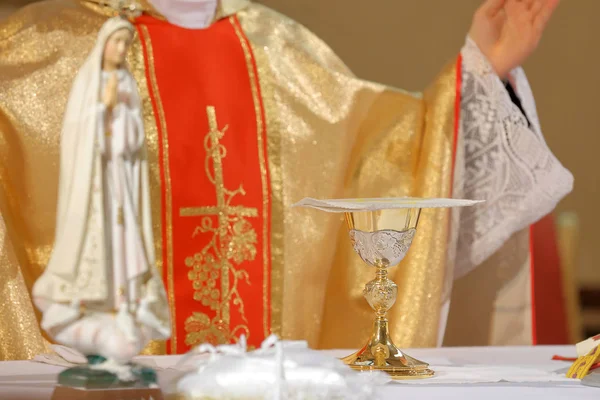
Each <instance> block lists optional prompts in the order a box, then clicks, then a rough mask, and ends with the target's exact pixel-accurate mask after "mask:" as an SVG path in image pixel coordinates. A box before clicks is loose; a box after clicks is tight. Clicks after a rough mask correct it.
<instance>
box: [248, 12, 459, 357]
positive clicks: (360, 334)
mask: <svg viewBox="0 0 600 400" xmlns="http://www.w3.org/2000/svg"><path fill="white" fill-rule="evenodd" d="M238 18H239V20H240V23H241V25H242V28H243V29H244V32H245V33H246V35H247V36H248V38H249V40H250V42H251V43H252V45H253V51H254V55H255V57H256V60H257V65H258V71H259V78H260V83H261V90H262V94H263V99H264V106H265V110H266V117H267V127H268V128H267V129H268V140H269V163H270V166H271V170H272V171H273V172H272V173H271V176H272V179H273V182H274V183H273V194H272V196H273V204H274V208H275V209H274V212H273V221H272V228H273V229H272V235H273V237H272V243H273V245H274V246H276V247H277V251H278V252H277V253H274V254H275V257H281V256H282V259H283V269H282V270H281V271H278V270H276V268H277V262H278V260H277V259H276V258H275V259H273V262H274V263H273V264H274V267H273V268H274V271H275V272H277V274H281V275H282V278H283V286H282V287H281V288H279V287H277V286H275V285H274V287H273V290H274V292H273V303H274V304H273V307H274V310H275V311H279V308H278V307H279V304H277V302H276V300H277V299H278V298H279V299H281V316H282V321H281V323H282V334H283V336H284V337H285V338H304V339H307V340H308V342H309V343H310V344H311V345H313V346H316V347H319V348H332V347H336V348H355V347H357V346H361V345H362V344H363V343H362V342H363V341H364V340H366V338H367V337H368V336H369V333H370V330H371V324H372V319H373V311H372V310H371V308H370V307H369V305H368V304H367V303H366V301H365V300H364V298H363V297H362V290H363V287H364V284H365V283H366V282H368V281H369V280H371V279H373V278H374V271H373V270H372V269H370V268H368V267H366V266H365V265H364V263H363V262H362V261H361V260H360V258H359V257H358V256H356V254H355V253H354V251H353V250H352V249H351V247H350V241H349V239H348V233H347V231H346V228H345V226H343V223H342V220H341V218H340V216H339V215H336V214H327V213H322V212H317V211H312V210H298V209H290V205H291V204H293V203H294V202H296V201H298V200H300V199H301V198H303V197H305V196H310V197H315V198H339V197H393V196H423V197H447V196H449V195H451V172H452V143H453V132H454V109H455V92H456V69H455V68H454V67H450V68H448V69H447V70H446V71H444V73H442V74H441V75H440V77H439V78H438V79H437V80H436V82H435V83H434V84H433V85H432V86H431V88H430V89H429V90H428V91H427V92H426V94H425V96H424V97H423V98H421V97H420V96H416V95H413V94H409V93H406V92H403V91H398V90H394V89H390V88H388V87H385V86H382V85H377V84H373V83H369V82H365V81H362V80H359V79H356V78H355V77H353V76H352V74H351V73H350V72H349V71H348V69H347V68H346V67H345V66H344V64H343V63H342V62H341V61H340V60H339V59H338V58H337V56H336V55H335V54H334V53H333V52H332V51H331V50H330V49H329V48H328V47H327V46H326V45H325V44H323V43H322V42H321V40H320V39H319V38H317V37H315V36H314V35H313V34H312V33H310V32H309V31H307V30H306V29H304V28H303V27H301V26H300V25H299V24H296V23H294V22H292V21H290V20H288V19H286V18H285V17H282V16H281V15H279V14H276V13H274V12H272V11H271V10H269V9H267V8H265V7H262V6H258V5H253V6H252V7H249V8H247V9H245V10H243V11H242V12H240V13H239V14H238ZM448 217H449V215H448V211H445V210H435V211H434V210H427V211H424V212H423V214H422V218H421V219H420V222H419V234H418V236H417V239H416V240H415V242H414V244H413V246H412V247H411V250H410V252H409V254H408V256H407V258H406V259H405V260H404V261H403V263H402V267H401V268H399V269H398V270H393V271H392V272H391V275H390V277H391V279H393V280H394V281H395V282H397V284H398V285H399V287H398V293H399V297H398V301H397V304H396V306H395V307H394V308H393V309H392V310H391V313H390V329H391V331H392V332H394V335H395V339H396V340H397V344H399V345H401V346H435V345H436V340H437V333H438V325H439V319H440V304H441V295H442V289H443V283H444V279H445V266H446V251H447V243H448ZM334 243H337V245H336V246H334V245H332V244H334ZM276 276H277V275H276Z"/></svg>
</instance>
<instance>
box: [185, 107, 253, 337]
mask: <svg viewBox="0 0 600 400" xmlns="http://www.w3.org/2000/svg"><path fill="white" fill-rule="evenodd" d="M206 113H207V115H208V123H209V132H208V134H207V135H206V137H205V138H204V148H205V149H206V162H205V172H206V175H207V177H208V179H209V181H210V182H211V183H212V184H213V185H214V186H215V189H216V194H217V198H216V205H214V206H202V207H183V208H181V209H180V210H179V215H180V216H181V217H203V219H202V221H201V225H200V226H199V227H197V228H196V231H195V232H194V236H195V235H196V234H197V233H198V232H200V233H212V240H211V241H210V242H209V244H208V245H206V247H205V248H204V249H202V251H201V252H200V253H198V255H199V256H201V257H200V258H202V259H203V260H205V261H203V263H204V262H207V261H206V260H207V259H212V260H213V261H212V264H213V265H214V266H217V267H218V269H219V270H220V278H221V290H220V293H219V297H220V304H219V305H218V306H217V307H213V308H215V309H216V311H217V316H216V318H215V321H214V323H222V324H224V325H225V330H228V329H229V323H230V310H229V300H230V299H231V300H233V302H234V304H236V305H237V306H238V308H239V309H240V313H241V314H242V318H244V319H245V316H244V312H243V301H242V299H241V298H239V294H238V293H237V282H238V279H240V278H242V279H243V278H246V280H247V274H245V272H243V271H238V270H236V269H235V267H234V265H235V264H239V263H241V262H242V261H244V260H249V259H253V258H254V255H255V254H256V249H255V246H254V244H255V241H256V233H255V232H254V230H253V229H252V226H251V225H250V224H249V223H248V222H247V221H245V218H253V217H258V210H257V209H256V208H250V207H244V206H232V205H231V200H232V199H233V198H234V197H235V196H236V195H238V194H239V195H242V196H244V195H245V194H246V192H245V190H244V188H243V187H242V186H241V185H240V187H239V188H238V189H236V190H228V189H227V188H226V187H225V184H224V182H223V159H224V158H225V157H226V155H227V149H226V148H225V146H224V145H223V144H222V143H221V142H220V140H221V139H222V138H223V136H225V132H226V131H227V126H225V127H224V128H223V129H222V130H219V128H218V125H217V117H216V112H215V108H214V107H212V106H209V107H207V108H206ZM211 163H212V168H210V166H211V165H210V164H211ZM212 216H217V218H218V224H217V226H216V227H213V226H212V219H211V218H210V217H212ZM240 249H241V250H244V254H242V255H240V253H239V251H240ZM211 257H212V258H211ZM240 257H242V258H240ZM188 259H189V260H190V261H189V262H190V263H192V264H193V263H194V261H192V259H193V258H188ZM188 266H190V267H191V266H192V265H188ZM230 274H231V276H232V277H233V279H234V281H233V285H231V287H230ZM190 279H192V278H190ZM192 280H194V281H195V282H194V283H195V284H196V281H197V282H198V283H197V285H198V286H201V285H203V284H204V283H206V282H204V281H205V279H204V278H203V279H200V278H195V279H192ZM197 293H199V294H198V296H199V298H196V297H194V298H195V299H196V300H198V301H203V304H204V303H205V302H208V301H209V299H206V298H205V297H202V294H201V293H200V292H198V291H197ZM210 300H211V301H212V302H214V300H215V299H214V297H213V298H212V299H210ZM212 304H213V306H214V303H212ZM203 318H204V317H203ZM190 341H192V340H190Z"/></svg>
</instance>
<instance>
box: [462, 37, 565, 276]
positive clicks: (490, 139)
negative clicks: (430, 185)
mask: <svg viewBox="0 0 600 400" xmlns="http://www.w3.org/2000/svg"><path fill="white" fill-rule="evenodd" d="M462 59H463V67H462V68H463V69H462V98H461V118H460V135H461V142H462V144H463V146H464V147H463V148H464V166H462V168H464V177H463V182H464V183H463V185H464V187H463V191H464V194H463V195H464V197H465V198H469V199H482V200H486V202H485V203H483V204H481V205H479V206H475V207H470V208H467V209H465V210H463V211H462V213H461V216H460V231H459V240H458V253H457V262H456V266H455V278H459V277H461V276H463V275H465V274H466V273H468V272H469V271H471V270H472V269H473V268H475V267H476V266H477V265H479V264H481V263H482V262H483V261H485V260H486V259H487V258H488V257H489V256H491V255H492V254H493V253H494V252H495V251H496V250H498V249H499V248H500V247H501V246H502V245H503V243H504V242H505V241H506V240H508V239H509V238H510V237H511V236H512V235H513V234H514V233H515V232H518V231H520V230H522V229H523V228H526V227H527V226H528V225H530V224H532V223H534V222H536V221H537V220H539V219H540V218H542V217H544V216H545V215H546V214H548V213H550V212H551V211H552V210H553V209H554V208H555V207H556V205H557V203H558V202H559V201H560V200H561V199H562V198H563V197H564V196H566V195H567V194H568V193H569V192H570V191H571V190H572V187H573V176H572V175H571V173H570V172H569V171H568V170H567V169H565V168H564V167H563V166H562V165H561V163H560V162H559V161H558V160H557V159H556V157H555V156H554V155H553V154H552V152H551V151H550V149H549V148H548V146H547V145H546V142H545V141H544V137H543V136H542V132H541V129H540V125H539V121H538V118H537V113H536V111H535V103H534V101H533V95H532V93H531V89H530V88H529V84H528V83H527V80H526V78H525V74H524V72H523V71H522V70H521V69H520V68H519V69H517V70H515V71H513V73H512V78H513V79H514V81H515V85H516V90H517V94H518V95H519V97H520V98H521V100H522V103H523V108H524V109H525V112H526V113H527V117H528V118H529V119H530V121H531V128H530V127H529V126H528V123H527V119H526V118H525V116H524V115H523V114H522V113H521V111H520V110H519V108H518V107H517V106H516V105H515V104H514V103H513V102H512V101H511V99H510V96H509V94H508V92H507V91H506V89H505V87H504V85H503V84H502V82H501V80H500V79H499V78H498V76H497V75H496V73H495V72H494V71H493V69H492V67H491V65H490V64H489V62H488V61H487V59H486V58H485V56H484V55H483V54H482V53H481V51H480V50H479V49H478V48H477V45H476V44H475V43H474V42H473V41H472V40H471V39H467V42H466V45H465V46H464V48H463V49H462ZM462 168H461V169H462Z"/></svg>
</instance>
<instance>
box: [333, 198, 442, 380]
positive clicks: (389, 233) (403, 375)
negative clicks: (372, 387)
mask: <svg viewBox="0 0 600 400" xmlns="http://www.w3.org/2000/svg"><path fill="white" fill-rule="evenodd" d="M420 213H421V209H420V208H399V209H387V210H377V211H359V212H346V214H345V215H346V222H347V224H348V229H349V233H350V240H351V241H352V246H353V247H354V250H355V251H356V253H358V255H359V256H360V258H362V260H363V261H364V262H365V263H367V264H368V265H370V266H372V267H375V268H376V272H375V279H373V280H372V281H370V282H369V283H367V284H366V285H365V289H364V291H363V295H364V296H365V299H366V300H367V302H368V303H369V305H370V306H371V307H372V308H373V310H374V311H375V321H374V322H373V333H372V334H371V337H370V339H369V341H368V342H367V344H366V345H365V346H364V347H363V348H362V349H360V350H358V351H357V352H356V353H354V354H352V355H350V356H348V357H346V358H344V359H343V361H344V362H345V363H346V364H348V365H349V366H350V367H351V368H353V369H356V370H360V371H372V370H378V371H385V372H387V373H388V374H389V375H390V376H391V377H392V378H394V379H416V378H428V377H431V376H433V374H434V373H433V371H432V370H431V369H429V364H427V363H425V362H423V361H419V360H417V359H414V358H412V357H411V356H409V355H407V354H406V353H404V352H403V351H402V350H400V349H399V348H398V347H396V345H395V344H394V341H393V340H392V338H391V336H390V332H389V328H388V320H387V317H386V316H387V312H388V310H389V309H390V308H392V306H393V305H394V303H395V302H396V296H397V294H398V286H397V285H396V284H395V283H394V282H393V281H391V280H390V279H389V278H388V276H387V274H388V268H391V267H394V266H396V265H398V264H399V263H400V262H401V261H402V259H403V258H404V256H405V255H406V253H407V252H408V249H409V248H410V245H411V243H412V241H413V238H414V237H415V234H416V232H417V224H418V222H419V215H420Z"/></svg>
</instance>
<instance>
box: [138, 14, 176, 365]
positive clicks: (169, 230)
mask: <svg viewBox="0 0 600 400" xmlns="http://www.w3.org/2000/svg"><path fill="white" fill-rule="evenodd" d="M140 28H141V32H142V36H143V40H144V42H145V44H146V49H147V52H148V67H149V69H148V76H149V77H150V83H151V85H152V91H153V92H154V96H155V99H156V108H157V110H158V120H159V123H160V130H161V132H162V150H163V168H164V171H165V186H166V187H165V189H164V190H165V199H166V204H165V205H166V210H165V214H166V224H167V226H166V236H167V238H166V239H167V260H166V263H167V285H168V287H169V290H168V295H169V306H170V311H171V353H173V354H177V323H176V321H177V318H176V315H175V282H174V271H173V215H172V214H171V212H172V209H173V201H172V197H171V170H170V167H169V135H168V133H167V122H166V119H165V111H164V109H163V105H162V101H161V99H160V92H159V90H158V82H157V80H156V70H155V68H154V52H153V49H152V40H151V39H150V33H149V32H148V27H146V26H143V25H142V26H141V27H140Z"/></svg>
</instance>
